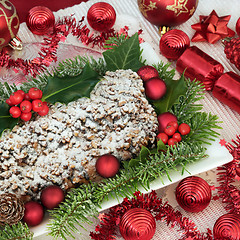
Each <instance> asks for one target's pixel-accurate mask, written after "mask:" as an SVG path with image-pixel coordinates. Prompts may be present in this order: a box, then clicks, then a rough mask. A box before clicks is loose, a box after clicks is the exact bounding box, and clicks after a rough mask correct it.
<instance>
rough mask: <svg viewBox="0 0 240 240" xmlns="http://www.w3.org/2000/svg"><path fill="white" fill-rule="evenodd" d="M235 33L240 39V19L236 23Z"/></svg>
mask: <svg viewBox="0 0 240 240" xmlns="http://www.w3.org/2000/svg"><path fill="white" fill-rule="evenodd" d="M236 32H237V35H238V36H239V37H240V18H239V19H238V20H237V22H236Z"/></svg>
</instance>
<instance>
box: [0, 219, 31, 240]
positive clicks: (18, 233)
mask: <svg viewBox="0 0 240 240" xmlns="http://www.w3.org/2000/svg"><path fill="white" fill-rule="evenodd" d="M0 230H1V231H0V240H17V239H19V240H20V239H21V240H32V239H33V233H32V232H30V230H29V228H28V226H27V224H23V223H21V222H19V223H18V224H16V225H12V226H9V225H6V226H4V228H3V229H0Z"/></svg>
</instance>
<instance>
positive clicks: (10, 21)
mask: <svg viewBox="0 0 240 240" xmlns="http://www.w3.org/2000/svg"><path fill="white" fill-rule="evenodd" d="M0 26H1V27H0V36H1V41H0V49H1V48H2V47H4V46H6V45H8V43H9V42H10V41H11V39H13V38H14V37H15V36H16V34H17V32H18V29H19V18H18V15H17V11H16V8H15V7H14V6H13V4H12V3H11V2H10V1H8V0H5V1H1V2H0Z"/></svg>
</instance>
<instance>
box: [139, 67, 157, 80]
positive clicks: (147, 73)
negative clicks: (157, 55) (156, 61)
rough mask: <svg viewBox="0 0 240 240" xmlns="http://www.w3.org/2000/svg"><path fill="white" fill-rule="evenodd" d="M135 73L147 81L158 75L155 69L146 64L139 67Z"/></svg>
mask: <svg viewBox="0 0 240 240" xmlns="http://www.w3.org/2000/svg"><path fill="white" fill-rule="evenodd" d="M137 74H138V75H139V76H140V78H141V79H142V80H143V81H147V80H149V79H150V78H153V77H158V76H159V75H158V71H157V69H156V68H154V67H152V66H148V65H146V66H143V67H140V68H139V69H138V71H137Z"/></svg>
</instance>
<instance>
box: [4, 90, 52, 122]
mask: <svg viewBox="0 0 240 240" xmlns="http://www.w3.org/2000/svg"><path fill="white" fill-rule="evenodd" d="M41 98H42V91H41V90H40V89H38V88H34V87H33V88H30V89H29V91H28V93H25V92H24V91H23V90H17V91H16V92H14V93H12V94H11V95H10V97H9V98H8V99H7V100H6V103H7V104H8V105H9V106H11V108H10V109H9V113H10V115H11V116H12V117H13V118H19V117H20V118H21V119H22V120H23V121H29V120H30V119H31V118H32V112H37V113H38V114H39V115H40V116H45V115H47V114H48V111H49V108H48V105H47V103H46V102H42V101H41Z"/></svg>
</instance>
